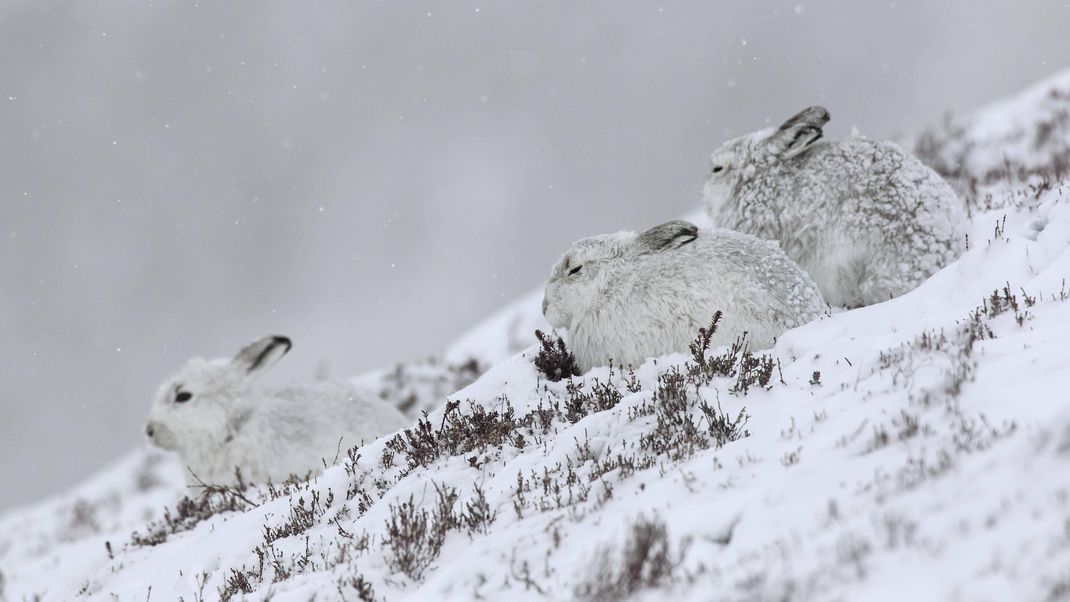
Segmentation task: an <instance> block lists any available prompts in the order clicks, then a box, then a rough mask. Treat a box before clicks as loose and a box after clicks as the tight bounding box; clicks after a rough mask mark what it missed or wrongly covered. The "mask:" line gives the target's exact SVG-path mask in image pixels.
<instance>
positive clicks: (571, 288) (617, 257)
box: [543, 221, 826, 371]
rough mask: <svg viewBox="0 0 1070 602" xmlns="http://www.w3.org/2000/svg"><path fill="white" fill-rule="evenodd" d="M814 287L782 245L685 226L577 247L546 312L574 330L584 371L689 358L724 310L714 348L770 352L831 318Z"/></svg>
mask: <svg viewBox="0 0 1070 602" xmlns="http://www.w3.org/2000/svg"><path fill="white" fill-rule="evenodd" d="M825 307H826V306H825V304H824V301H822V299H821V294H820V292H818V289H817V286H816V285H815V284H814V282H813V280H811V279H810V277H809V276H807V275H806V272H804V271H803V270H802V269H800V268H799V266H797V265H795V263H794V262H792V261H791V259H789V258H788V257H787V256H786V255H785V254H784V253H783V251H781V250H780V248H779V247H778V246H777V244H776V243H775V242H769V241H763V240H759V239H757V238H755V237H753V236H749V235H746V234H740V233H738V232H732V231H729V230H719V229H713V230H700V229H699V228H698V227H696V226H695V225H694V224H691V223H689V222H685V221H672V222H668V223H666V224H662V225H660V226H655V227H654V228H651V229H650V230H647V231H646V232H643V233H642V234H636V233H635V232H620V233H617V234H606V235H601V236H593V237H590V238H584V239H581V240H579V241H576V242H575V243H573V244H572V246H570V247H569V249H568V250H567V251H566V252H565V255H564V257H562V258H561V260H560V261H559V262H558V263H557V265H556V266H554V269H553V272H552V273H551V275H550V281H549V283H547V285H546V296H545V298H544V300H543V314H545V316H546V319H547V321H549V323H550V324H551V325H552V326H554V327H555V328H566V329H568V332H569V340H570V343H571V347H572V351H573V353H574V354H575V356H576V360H577V362H578V363H579V366H580V369H581V370H584V371H587V370H589V369H590V368H592V367H594V366H601V365H606V364H608V363H609V362H610V361H613V362H614V363H616V364H619V365H630V366H638V365H640V364H642V363H643V361H644V360H646V359H647V358H650V357H654V356H658V355H664V354H666V353H672V352H679V351H687V349H688V343H690V342H691V340H692V339H694V337H695V335H696V333H697V332H698V330H699V328H701V327H703V326H707V325H708V324H709V322H710V320H711V318H712V317H713V315H714V313H716V312H717V311H721V312H723V318H722V320H721V322H720V324H719V326H718V329H717V333H716V334H715V335H714V338H713V343H714V344H715V345H721V344H726V343H731V342H732V341H734V340H735V339H736V338H737V337H739V336H741V335H743V333H744V332H746V333H748V340H749V341H750V342H751V344H752V345H753V346H756V347H768V346H770V345H771V344H772V343H773V339H774V338H775V337H777V336H779V335H780V334H781V333H783V332H784V331H785V330H788V329H790V328H794V327H795V326H799V325H800V324H804V323H806V322H808V321H810V320H812V319H814V318H815V317H817V316H819V315H821V313H822V312H823V311H824V310H825Z"/></svg>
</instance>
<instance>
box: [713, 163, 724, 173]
mask: <svg viewBox="0 0 1070 602" xmlns="http://www.w3.org/2000/svg"><path fill="white" fill-rule="evenodd" d="M722 171H724V166H723V165H714V166H713V173H721V172H722Z"/></svg>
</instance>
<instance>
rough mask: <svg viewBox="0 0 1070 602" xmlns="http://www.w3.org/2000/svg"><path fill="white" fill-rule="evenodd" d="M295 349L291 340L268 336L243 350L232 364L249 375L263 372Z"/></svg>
mask: <svg viewBox="0 0 1070 602" xmlns="http://www.w3.org/2000/svg"><path fill="white" fill-rule="evenodd" d="M290 347H293V343H291V342H290V339H289V338H287V337H283V336H276V335H271V336H266V337H264V338H262V339H260V340H258V341H254V342H252V343H249V344H248V345H246V346H245V347H242V348H241V351H239V352H238V353H237V355H235V356H234V359H233V360H231V362H232V363H233V364H234V365H235V366H237V367H238V368H239V369H240V370H242V371H244V372H245V373H247V374H253V373H255V372H261V371H263V370H266V369H268V368H270V367H271V366H272V365H274V364H275V362H277V361H279V360H280V359H282V356H284V355H286V352H288V351H289V350H290Z"/></svg>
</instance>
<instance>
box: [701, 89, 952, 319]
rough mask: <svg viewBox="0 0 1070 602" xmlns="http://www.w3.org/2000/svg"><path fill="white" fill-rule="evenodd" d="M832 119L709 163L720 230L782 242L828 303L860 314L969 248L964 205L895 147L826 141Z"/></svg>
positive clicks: (777, 133)
mask: <svg viewBox="0 0 1070 602" xmlns="http://www.w3.org/2000/svg"><path fill="white" fill-rule="evenodd" d="M828 120H829V113H828V111H826V110H825V109H824V108H822V107H810V108H808V109H805V110H803V111H802V112H800V113H799V114H798V115H795V116H794V117H792V118H791V119H788V120H787V121H786V122H785V123H784V124H783V125H781V126H780V127H779V128H776V129H767V130H762V131H759V132H754V133H752V134H748V135H746V136H742V137H740V138H736V139H734V140H730V141H728V142H725V143H724V144H723V145H722V146H721V148H720V149H718V150H716V151H715V152H714V153H713V154H712V156H711V163H712V168H711V172H710V175H709V177H708V179H707V181H706V186H705V194H704V196H705V199H706V207H707V209H708V211H709V213H710V217H711V218H712V219H713V222H714V224H715V225H717V226H720V227H723V228H731V229H733V230H738V231H740V232H745V233H747V234H753V235H755V236H758V237H759V238H766V239H772V240H778V241H780V246H781V247H782V248H783V249H784V251H785V252H786V253H787V254H788V255H789V256H790V257H791V258H792V259H794V260H795V261H796V262H798V264H799V265H800V266H801V267H802V268H803V269H805V270H806V271H807V272H808V273H809V274H810V276H812V277H813V279H814V281H815V282H816V283H817V285H818V287H820V288H821V292H822V294H823V295H824V296H825V300H826V301H828V302H829V303H831V304H832V305H837V306H845V307H858V306H862V305H870V304H873V303H878V302H880V301H886V300H888V299H890V298H892V297H895V296H898V295H901V294H903V293H905V292H907V291H910V290H912V289H914V288H916V287H917V286H918V285H919V284H921V282H922V281H924V280H925V279H927V278H928V277H929V276H931V275H932V274H933V273H935V272H936V271H937V270H939V269H940V268H942V267H943V266H945V265H947V264H948V263H950V262H951V261H954V260H955V259H956V258H957V257H958V256H959V255H960V254H961V253H962V250H963V246H964V242H965V224H966V210H965V203H964V202H963V201H962V200H961V199H960V198H959V197H958V196H957V195H956V194H955V192H954V191H953V190H952V189H951V187H950V186H949V185H948V184H947V182H945V181H944V180H943V179H941V178H940V176H939V175H937V174H936V172H934V171H932V170H931V169H929V168H928V167H926V166H925V165H923V164H922V163H921V161H919V160H918V159H917V158H915V157H913V156H912V155H910V154H908V153H907V152H905V151H904V150H902V149H901V148H899V147H898V146H897V145H895V144H893V143H891V142H882V141H878V140H870V139H868V138H863V137H860V136H853V137H850V138H845V139H842V140H835V141H831V142H826V141H822V140H821V138H822V127H823V126H824V125H825V124H826V123H827V122H828Z"/></svg>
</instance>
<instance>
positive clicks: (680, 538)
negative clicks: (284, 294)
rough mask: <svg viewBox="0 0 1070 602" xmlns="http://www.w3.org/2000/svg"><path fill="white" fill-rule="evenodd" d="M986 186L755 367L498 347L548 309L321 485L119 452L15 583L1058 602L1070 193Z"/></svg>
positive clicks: (237, 591) (18, 534)
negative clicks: (234, 477) (613, 360)
mask: <svg viewBox="0 0 1070 602" xmlns="http://www.w3.org/2000/svg"><path fill="white" fill-rule="evenodd" d="M1029 94H1032V92H1030V93H1027V95H1026V96H1027V97H1028V96H1029ZM1004 104H1005V106H1011V107H1015V106H1017V107H1022V108H1020V109H1018V110H1020V111H1022V113H1021V114H1018V113H1014V112H1013V111H1010V110H1009V109H1008V110H1007V114H1008V116H1007V117H1006V118H1007V119H1015V120H1017V122H1019V123H1028V122H1029V120H1030V119H1031V118H1032V117H1035V116H1033V115H1031V114H1030V113H1029V111H1032V110H1033V109H1032V108H1031V107H1034V106H1035V105H1033V104H1030V103H1028V102H1025V101H1022V102H1020V103H1018V104H1016V103H1014V102H1013V101H1012V102H1007V103H1004ZM977 139H978V140H980V137H978V138H977ZM1002 140H1003V139H1002V138H1000V139H996V141H995V142H992V143H991V144H990V145H989V146H984V145H981V144H977V145H975V146H974V150H973V151H972V152H974V153H980V152H982V150H979V149H982V148H984V149H987V150H986V151H984V152H986V153H988V154H989V155H993V156H994V155H996V154H998V153H1000V152H1001V151H1000V144H1002V143H1003V142H1001V141H1002ZM1037 152H1038V153H1040V152H1047V150H1046V149H1040V150H1038V151H1037ZM1023 161H1028V162H1029V163H1028V164H1029V165H1032V166H1036V165H1042V164H1043V157H1040V156H1037V157H1033V156H1027V157H1025V158H1024V159H1023ZM1031 169H1032V168H1031ZM1019 175H1022V176H1024V177H1025V180H1024V181H1023V180H1020V179H1019V177H1018V176H1019ZM977 187H978V188H977V191H978V193H979V195H980V196H979V197H974V201H973V202H974V203H975V204H974V213H973V218H972V220H971V224H970V228H969V232H970V236H969V240H970V243H969V247H970V248H969V250H968V251H967V253H966V254H965V255H964V256H963V257H962V258H961V259H960V260H959V261H957V262H956V263H954V264H952V265H950V266H948V267H947V268H945V269H944V270H942V271H941V272H939V273H938V274H936V275H935V276H933V277H932V278H931V279H929V280H928V281H927V282H925V283H924V284H923V285H922V286H921V287H919V288H918V289H917V290H915V291H913V292H911V293H909V294H907V295H904V296H902V297H900V298H897V299H894V300H892V301H889V302H886V303H882V304H879V305H875V306H871V307H867V308H863V309H859V310H854V311H848V312H840V313H836V314H834V315H833V316H831V317H827V318H824V319H821V320H818V321H816V322H814V323H811V324H809V325H807V326H804V327H802V328H798V329H795V330H793V331H791V332H789V333H787V334H786V335H785V336H783V337H782V338H781V340H780V341H779V342H778V344H777V345H776V347H775V348H774V349H772V350H769V351H767V352H762V353H759V354H757V355H751V354H749V353H747V352H745V351H744V350H741V349H735V350H733V349H726V348H720V349H707V350H705V351H702V350H701V348H699V349H697V350H696V352H694V353H692V354H677V355H672V356H667V357H661V358H655V359H652V360H650V361H648V362H646V363H645V364H644V365H643V366H642V367H640V368H639V369H637V370H636V371H635V372H634V373H630V372H621V371H620V370H619V369H610V368H598V369H595V370H593V371H591V372H590V373H588V374H585V375H584V376H582V377H577V378H575V379H573V380H572V381H562V382H548V381H546V380H545V379H544V378H542V377H541V376H540V374H539V372H538V371H537V370H536V369H535V367H534V364H533V359H534V355H535V353H536V352H537V349H535V348H534V347H529V348H527V349H524V350H523V351H521V352H519V353H513V351H512V349H510V345H511V344H510V343H503V342H502V341H503V339H504V340H506V341H508V340H510V339H509V338H508V336H507V335H506V334H505V333H509V332H514V331H517V332H521V333H522V331H521V330H518V328H520V327H519V326H517V325H524V324H526V325H527V326H524V327H523V328H524V329H526V328H527V327H529V326H532V325H533V324H537V323H538V322H537V319H538V295H537V294H533V295H532V296H530V297H529V298H526V299H524V300H522V301H521V302H519V303H518V304H517V305H516V306H515V307H513V308H509V309H507V310H506V311H504V312H503V313H502V314H500V315H499V316H498V317H496V318H495V319H492V320H489V321H488V322H487V323H486V324H485V325H484V326H482V327H480V328H477V329H476V330H475V331H474V332H473V333H472V334H471V335H469V336H467V337H465V338H464V339H463V340H462V341H461V342H460V343H458V345H457V346H455V347H454V349H453V350H451V351H450V353H449V354H447V360H448V361H445V362H442V363H441V364H434V365H441V366H450V365H453V366H456V365H458V364H460V363H463V361H465V359H466V358H469V357H475V358H477V359H478V361H479V362H481V363H483V364H484V365H493V367H492V368H490V369H489V371H487V372H486V373H485V374H483V375H482V376H481V377H479V378H478V380H476V381H475V382H473V383H472V384H470V385H468V386H467V387H466V388H464V389H463V390H461V391H458V392H456V393H454V394H453V395H450V396H449V400H450V401H451V403H449V404H438V407H437V409H434V410H433V411H431V413H430V415H429V417H428V419H427V420H426V421H422V422H421V423H420V424H419V426H418V427H416V428H414V429H412V430H410V431H409V432H407V433H405V434H402V435H400V436H398V437H397V438H394V439H392V440H391V439H390V438H389V437H388V438H384V439H382V440H380V441H377V442H375V443H372V444H370V445H367V446H364V447H363V448H360V449H355V450H352V451H351V453H350V454H349V456H348V457H347V458H346V459H345V460H343V461H342V463H341V465H339V466H336V467H333V468H330V469H328V470H326V471H325V472H324V473H323V474H322V475H320V476H318V477H317V478H315V479H314V480H313V481H311V482H310V483H307V484H296V485H293V484H291V485H288V486H282V487H276V488H272V489H271V490H265V489H249V490H247V491H243V492H237V491H212V492H207V493H205V494H204V496H203V497H201V494H200V493H199V492H192V493H190V495H191V496H192V499H191V500H189V501H187V502H183V503H181V504H177V498H178V497H180V496H181V495H182V494H183V492H182V491H181V490H180V486H179V485H178V484H177V483H178V482H179V478H178V469H177V466H176V465H175V464H174V463H173V461H171V460H159V459H157V457H156V456H155V455H151V454H148V455H147V454H146V453H138V454H135V455H132V456H131V457H129V458H127V459H126V460H124V461H123V462H122V463H120V464H117V465H116V466H115V467H113V468H112V469H110V470H108V471H105V472H104V473H102V474H101V475H100V476H98V477H96V478H94V479H92V480H91V481H89V482H87V483H86V484H85V485H84V486H82V487H79V488H77V490H76V491H75V492H73V493H72V494H70V495H68V496H65V497H64V498H62V499H59V500H55V501H51V502H48V503H45V504H42V505H39V506H36V507H33V508H29V509H25V510H20V511H16V512H13V513H11V514H9V515H8V516H6V517H4V518H2V519H0V573H2V574H3V577H2V583H3V585H0V597H4V596H6V597H7V599H10V600H21V599H23V598H32V597H33V596H34V595H38V594H40V595H42V596H43V597H44V598H45V599H58V600H65V599H69V598H71V597H74V596H75V595H77V594H78V593H79V592H81V593H82V594H83V595H85V596H88V597H89V598H91V599H97V598H99V599H116V598H117V599H120V600H126V599H135V600H143V599H146V597H149V596H150V595H151V596H152V599H178V598H179V597H182V598H183V599H186V600H197V599H215V598H217V597H224V598H226V597H242V596H244V597H245V598H246V599H250V600H259V599H267V598H271V599H273V600H288V599H301V600H305V599H310V598H311V597H313V596H315V597H316V599H321V600H324V599H345V600H372V599H375V600H381V599H388V600H405V599H411V600H424V599H436V600H450V599H456V600H469V599H477V598H482V599H502V598H506V597H508V598H509V599H513V600H525V599H531V600H567V599H576V598H581V599H593V600H617V599H621V598H624V597H628V596H633V597H635V598H636V599H650V600H655V599H665V598H667V597H670V596H671V597H672V598H677V599H681V600H708V599H711V598H712V599H718V600H754V601H759V600H763V601H764V600H787V599H791V600H862V599H865V600H882V599H888V600H904V599H908V600H1045V599H1050V600H1059V599H1065V598H1066V597H1067V596H1068V595H1070V530H1068V529H1067V524H1068V523H1067V521H1068V520H1070V386H1068V384H1067V382H1068V381H1067V379H1068V375H1070V350H1068V347H1067V344H1066V341H1067V340H1068V338H1070V185H1065V184H1060V183H1058V182H1057V180H1055V179H1054V178H1053V177H1052V176H1051V175H1050V173H1049V172H1045V173H1039V170H1036V171H1031V172H1030V173H1027V174H1018V175H1016V176H1015V177H1014V178H1013V179H1012V180H1005V179H1004V180H1001V179H998V178H994V179H992V180H991V181H986V182H984V183H979V184H977ZM989 196H991V198H998V199H999V200H1000V202H999V203H981V202H979V201H977V198H988V197H989ZM997 206H998V208H994V207H997ZM523 336H530V335H526V334H520V335H518V336H517V337H516V338H515V339H514V340H519V339H520V337H523ZM527 340H528V341H530V340H531V339H527ZM506 354H512V355H510V356H509V357H506V358H504V359H503V356H505V355H506ZM426 370H431V369H429V368H426V367H425V368H420V369H419V370H415V371H411V373H421V374H424V373H425V372H426ZM389 372H390V371H385V372H384V373H380V374H379V375H377V376H374V377H365V379H358V381H360V382H365V383H366V384H368V386H370V387H373V388H375V387H378V388H380V390H389V391H402V390H406V387H409V386H410V385H408V384H405V383H403V386H397V387H393V388H390V387H386V388H384V385H383V384H382V381H381V380H376V379H379V378H381V376H382V374H385V373H389ZM431 372H434V370H431ZM434 374H440V373H438V372H434ZM434 374H432V376H431V377H430V378H431V380H432V381H434V382H436V383H438V382H440V381H439V380H438V377H437V376H434ZM402 380H404V378H402ZM441 382H445V381H441ZM421 386H422V385H421ZM436 386H437V385H436ZM441 386H443V387H446V388H449V387H450V386H451V385H448V384H441ZM410 388H411V387H410ZM420 390H421V391H425V392H424V393H421V394H420V395H419V396H418V397H419V398H420V400H421V401H418V402H417V403H414V404H413V405H412V406H411V407H410V409H415V408H416V407H417V406H424V405H427V406H429V405H432V404H430V403H425V400H426V398H427V397H428V396H432V397H433V396H434V395H435V394H434V393H426V391H429V390H430V389H427V388H423V389H420ZM388 395H394V394H393V393H389V394H388ZM396 397H397V398H399V399H401V398H405V397H406V395H404V394H397V395H396ZM452 402H456V403H452ZM145 475H150V476H145ZM79 499H81V500H84V503H80V502H78V501H77V500H79ZM176 504H177V505H176ZM86 506H88V507H91V508H93V510H88V511H87V510H85V507H86ZM164 506H168V507H169V510H168V514H167V515H166V516H165V517H164V516H163V511H162V507H164ZM79 507H81V508H82V509H81V510H79V509H78V508H79ZM87 514H88V515H91V516H92V517H93V518H92V519H91V520H88V521H87V520H86V519H84V518H76V517H79V516H84V515H87ZM86 524H90V525H91V526H89V527H86V526H84V525H86ZM72 525H74V526H75V528H74V529H73V530H72V529H71V526H72ZM135 532H136V534H135ZM105 542H110V549H109V548H108V547H107V546H106V545H105ZM150 588H151V594H150Z"/></svg>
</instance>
